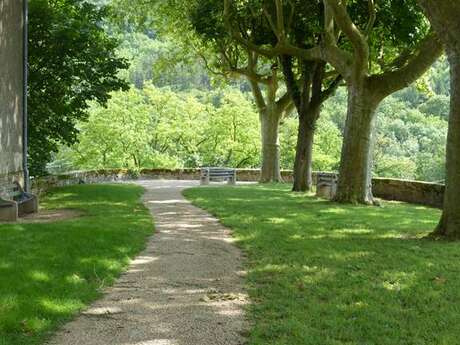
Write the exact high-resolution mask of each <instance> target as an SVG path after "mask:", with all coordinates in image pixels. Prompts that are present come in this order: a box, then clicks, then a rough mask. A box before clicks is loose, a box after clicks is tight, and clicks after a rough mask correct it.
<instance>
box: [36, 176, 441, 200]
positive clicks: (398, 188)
mask: <svg viewBox="0 0 460 345" xmlns="http://www.w3.org/2000/svg"><path fill="white" fill-rule="evenodd" d="M259 175H260V171H259V170H257V169H237V178H238V181H249V182H251V181H253V182H256V181H258V179H259ZM282 175H283V178H284V180H285V182H291V181H292V171H288V170H286V171H283V172H282ZM316 176H317V173H314V174H313V180H314V181H316ZM133 178H141V179H174V180H198V179H199V178H200V169H172V170H171V169H144V170H141V171H140V174H139V175H137V174H136V176H133V175H132V174H131V173H130V172H129V171H128V170H123V169H118V170H94V171H81V172H73V173H68V174H62V175H55V176H50V177H47V178H41V179H36V180H34V181H33V191H34V192H36V193H37V194H40V193H42V192H43V191H46V190H47V189H49V188H50V187H55V186H64V185H69V184H78V183H81V182H84V183H100V182H115V181H125V180H131V179H133ZM373 191H374V195H375V196H376V197H377V198H381V199H385V200H395V201H405V202H410V203H415V204H421V205H427V206H434V207H442V203H443V202H442V200H443V194H444V186H443V185H441V184H436V183H428V182H418V181H406V180H397V179H387V178H374V179H373Z"/></svg>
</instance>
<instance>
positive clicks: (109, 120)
mask: <svg viewBox="0 0 460 345" xmlns="http://www.w3.org/2000/svg"><path fill="white" fill-rule="evenodd" d="M127 27H128V28H129V26H127ZM112 34H113V36H115V37H116V38H117V39H118V40H119V43H120V45H119V47H118V55H119V57H122V58H126V59H127V60H128V61H129V63H130V67H129V69H128V70H124V71H121V72H120V76H121V77H122V78H123V79H125V80H126V81H128V82H129V83H130V85H131V89H130V90H129V91H118V92H113V93H112V98H111V100H110V101H109V102H108V105H107V107H104V106H100V105H97V104H93V105H92V106H91V108H90V110H89V114H90V115H89V119H88V121H84V122H81V123H80V124H79V125H78V128H79V130H80V134H79V136H78V141H79V142H78V143H77V144H75V145H73V146H71V147H67V146H62V147H61V149H60V152H59V153H58V154H57V155H56V156H55V160H54V162H52V163H51V164H50V166H49V167H50V169H51V170H52V171H57V170H60V169H64V170H68V169H100V168H128V169H140V168H144V167H145V168H176V167H199V166H208V165H211V166H213V165H218V166H221V165H224V166H233V167H238V168H257V167H260V164H261V162H260V160H261V158H260V157H261V152H260V151H261V147H260V139H259V137H260V124H259V121H258V113H257V109H256V107H255V104H254V101H253V98H252V95H251V94H250V86H249V85H248V82H247V81H246V80H244V79H230V80H229V79H225V78H223V77H222V76H221V75H219V74H218V73H215V72H216V71H214V70H213V71H210V70H209V69H207V66H206V63H207V61H204V60H203V59H201V57H200V56H199V55H197V54H194V53H193V50H192V49H187V50H185V49H184V47H182V46H181V44H178V43H177V42H175V41H173V40H172V39H171V38H162V37H159V36H158V35H156V34H155V33H154V32H151V31H145V32H136V30H133V29H126V30H125V31H124V32H123V31H122V30H121V31H120V30H118V29H117V30H113V32H112ZM346 97H347V95H346V89H345V88H344V87H339V88H338V90H337V91H336V93H335V95H334V96H333V97H332V98H330V99H329V100H328V101H326V103H325V104H324V106H323V108H322V112H321V116H320V119H319V122H318V124H317V132H316V136H315V144H314V153H313V167H314V169H316V170H328V171H336V170H337V169H338V166H339V161H340V152H341V146H342V139H343V138H342V134H343V130H344V123H345V117H346V107H347V102H346ZM448 113H449V71H448V64H447V62H446V61H445V59H444V58H442V59H441V60H440V61H438V62H437V63H436V64H435V65H434V66H433V67H432V68H431V69H430V71H429V72H428V73H427V74H426V75H425V76H424V77H423V78H422V79H421V80H419V81H418V82H417V84H416V85H412V86H411V87H409V88H407V89H404V90H402V91H400V92H398V93H396V94H394V95H392V96H390V97H388V98H387V99H386V100H384V102H383V103H382V104H381V106H380V108H379V111H378V116H377V135H376V139H375V141H376V145H375V157H374V175H376V176H384V177H397V178H405V179H417V180H426V181H441V180H443V179H444V174H445V171H444V164H445V163H444V157H445V146H446V133H447V117H448ZM296 116H297V114H296V112H295V111H292V112H291V113H290V115H287V116H285V117H284V118H283V119H282V120H281V128H280V145H281V159H280V163H281V167H282V168H283V169H292V167H293V164H294V157H295V148H296V146H295V143H296V138H297V125H298V121H297V119H296Z"/></svg>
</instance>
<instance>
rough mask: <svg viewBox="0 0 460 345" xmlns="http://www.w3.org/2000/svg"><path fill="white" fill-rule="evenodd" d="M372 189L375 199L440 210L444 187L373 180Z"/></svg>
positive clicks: (421, 183) (430, 184)
mask: <svg viewBox="0 0 460 345" xmlns="http://www.w3.org/2000/svg"><path fill="white" fill-rule="evenodd" d="M372 188H373V189H372V191H373V193H374V196H376V197H377V198H381V199H385V200H396V201H405V202H410V203H413V204H421V205H427V206H433V207H439V208H442V205H443V199H444V189H445V186H444V185H442V184H437V183H429V182H420V181H408V180H398V179H389V178H374V179H373V180H372Z"/></svg>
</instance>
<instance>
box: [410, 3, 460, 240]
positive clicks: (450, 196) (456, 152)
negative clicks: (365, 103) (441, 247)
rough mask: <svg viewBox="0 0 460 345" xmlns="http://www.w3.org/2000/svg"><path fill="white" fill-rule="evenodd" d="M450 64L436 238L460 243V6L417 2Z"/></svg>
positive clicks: (459, 4)
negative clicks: (443, 173) (441, 201)
mask: <svg viewBox="0 0 460 345" xmlns="http://www.w3.org/2000/svg"><path fill="white" fill-rule="evenodd" d="M418 2H419V3H420V5H421V6H422V8H423V9H424V11H425V13H426V15H427V17H428V18H429V20H430V22H431V24H432V25H433V28H434V29H435V30H436V32H437V33H438V36H439V39H440V40H441V41H442V43H443V44H444V46H445V49H446V54H447V58H448V60H449V64H450V80H451V81H450V88H451V90H450V92H451V101H450V114H449V129H448V135H447V158H446V189H445V196H444V209H443V213H442V217H441V220H440V222H439V225H438V226H437V228H436V230H435V232H434V235H436V236H442V237H447V238H451V239H460V20H459V17H460V3H459V2H458V1H452V0H418Z"/></svg>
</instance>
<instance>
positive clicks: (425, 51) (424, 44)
mask: <svg viewBox="0 0 460 345" xmlns="http://www.w3.org/2000/svg"><path fill="white" fill-rule="evenodd" d="M443 51H444V49H443V46H442V44H441V42H440V41H439V39H438V37H437V35H436V34H435V33H434V32H430V33H429V34H428V35H427V36H426V37H425V39H424V40H422V41H421V42H420V43H419V46H418V48H417V50H416V51H415V52H414V53H413V54H412V57H411V58H410V59H409V60H408V62H407V64H406V65H404V66H403V67H401V68H398V69H396V70H393V71H390V72H386V73H383V74H379V75H376V76H373V77H370V78H369V81H370V83H371V86H372V87H375V88H376V89H377V90H379V93H380V94H381V96H383V97H385V96H387V95H389V94H392V93H394V92H396V91H398V90H401V89H403V88H404V87H407V86H409V85H410V84H412V83H413V82H415V81H416V80H417V79H418V78H420V76H421V75H423V73H425V72H426V71H427V70H428V68H430V66H431V65H432V64H433V63H434V62H435V61H436V60H437V59H438V58H439V57H440V56H441V55H442V53H443Z"/></svg>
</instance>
